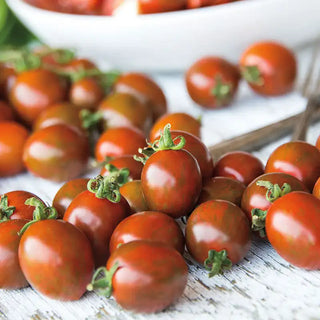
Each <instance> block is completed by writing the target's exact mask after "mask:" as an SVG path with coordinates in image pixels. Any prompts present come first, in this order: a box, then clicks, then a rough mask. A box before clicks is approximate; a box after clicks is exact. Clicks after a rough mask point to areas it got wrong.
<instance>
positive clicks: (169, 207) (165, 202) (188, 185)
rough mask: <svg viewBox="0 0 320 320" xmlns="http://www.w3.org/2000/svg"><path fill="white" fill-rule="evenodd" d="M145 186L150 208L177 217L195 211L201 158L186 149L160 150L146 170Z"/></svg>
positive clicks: (143, 188)
mask: <svg viewBox="0 0 320 320" xmlns="http://www.w3.org/2000/svg"><path fill="white" fill-rule="evenodd" d="M141 186H142V190H143V194H144V196H145V199H146V202H147V205H148V207H149V208H150V210H152V211H160V212H163V213H166V214H168V215H170V216H172V217H173V218H179V217H182V216H185V215H187V214H189V212H191V210H192V209H193V208H194V206H195V204H196V203H197V201H198V198H199V195H200V192H201V186H202V178H201V172H200V168H199V165H198V162H197V160H196V159H195V158H194V157H193V156H192V155H191V154H190V153H189V152H188V151H185V150H160V151H157V152H156V153H154V154H153V155H151V156H150V158H149V159H148V160H147V161H146V164H145V165H144V167H143V169H142V174H141Z"/></svg>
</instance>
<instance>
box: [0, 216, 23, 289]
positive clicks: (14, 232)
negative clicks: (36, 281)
mask: <svg viewBox="0 0 320 320" xmlns="http://www.w3.org/2000/svg"><path fill="white" fill-rule="evenodd" d="M27 222H28V221H27V220H9V221H4V222H2V223H0V288H1V289H19V288H23V287H26V286H28V282H27V280H26V278H25V276H24V275H23V273H22V271H21V268H20V264H19V258H18V247H19V242H20V236H18V232H19V231H20V230H21V229H22V227H23V226H24V225H25V224H26V223H27Z"/></svg>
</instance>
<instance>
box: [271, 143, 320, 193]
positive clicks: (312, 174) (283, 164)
mask: <svg viewBox="0 0 320 320" xmlns="http://www.w3.org/2000/svg"><path fill="white" fill-rule="evenodd" d="M265 172H266V173H269V172H284V173H288V174H291V175H292V176H294V177H296V178H297V179H299V180H300V181H302V182H303V183H304V184H305V185H306V187H307V188H308V189H309V190H310V191H311V190H312V189H313V186H314V184H315V183H316V181H317V179H318V178H319V176H320V150H319V149H317V148H316V147H315V146H313V145H311V144H309V143H307V142H303V141H293V142H288V143H284V144H282V145H281V146H279V147H278V148H277V149H276V150H274V151H273V152H272V154H271V155H270V157H269V159H268V162H267V165H266V169H265Z"/></svg>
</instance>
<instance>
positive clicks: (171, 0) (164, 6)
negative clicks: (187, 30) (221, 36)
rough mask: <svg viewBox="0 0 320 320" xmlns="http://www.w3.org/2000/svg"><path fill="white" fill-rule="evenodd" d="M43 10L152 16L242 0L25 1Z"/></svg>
mask: <svg viewBox="0 0 320 320" xmlns="http://www.w3.org/2000/svg"><path fill="white" fill-rule="evenodd" d="M24 1H26V2H27V3H29V4H31V5H33V6H36V7H38V8H41V9H45V10H50V11H57V12H64V13H72V14H88V15H91V14H94V15H106V16H112V15H117V12H118V11H119V10H121V9H122V8H124V7H126V6H128V8H130V9H132V10H131V11H132V13H138V14H150V13H161V12H169V11H177V10H185V9H194V8H200V7H208V6H216V5H219V4H224V3H230V2H235V1H240V0H161V1H159V0H134V4H135V9H133V7H132V6H131V4H132V0H82V1H79V0H65V1H60V0H51V1H47V0H24Z"/></svg>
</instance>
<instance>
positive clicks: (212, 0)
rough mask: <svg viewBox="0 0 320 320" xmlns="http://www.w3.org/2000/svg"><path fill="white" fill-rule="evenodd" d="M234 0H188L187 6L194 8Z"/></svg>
mask: <svg viewBox="0 0 320 320" xmlns="http://www.w3.org/2000/svg"><path fill="white" fill-rule="evenodd" d="M234 1H236V0H188V4H187V8H188V9H194V8H200V7H207V6H216V5H219V4H225V3H230V2H234Z"/></svg>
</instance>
